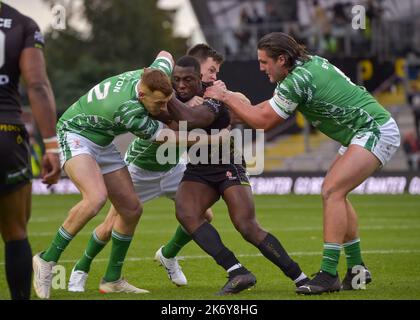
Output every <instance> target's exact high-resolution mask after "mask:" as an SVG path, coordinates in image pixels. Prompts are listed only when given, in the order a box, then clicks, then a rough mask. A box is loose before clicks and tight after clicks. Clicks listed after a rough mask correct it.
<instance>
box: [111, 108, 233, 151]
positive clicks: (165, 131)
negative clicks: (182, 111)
mask: <svg viewBox="0 0 420 320" xmlns="http://www.w3.org/2000/svg"><path fill="white" fill-rule="evenodd" d="M135 108H139V106H138V103H137V102H133V101H128V102H126V103H125V104H124V105H122V106H121V107H120V108H119V110H118V111H117V112H116V114H115V115H114V120H115V121H116V122H118V123H120V125H122V126H123V127H124V128H126V129H127V130H128V131H130V132H131V133H133V134H134V135H136V136H137V137H139V138H141V139H143V140H149V141H156V142H158V143H164V142H169V143H173V144H183V145H188V146H190V145H193V144H195V143H199V144H209V143H215V141H217V137H218V136H219V135H220V136H223V137H224V136H226V135H228V134H229V131H228V130H222V131H221V133H220V134H218V135H212V136H210V135H207V134H201V133H195V134H194V139H193V140H190V139H188V138H189V135H188V133H187V132H186V131H182V132H180V131H174V130H172V129H171V128H170V127H168V126H167V125H165V124H164V123H162V122H160V121H158V120H156V119H154V118H152V117H151V116H150V115H149V114H148V113H143V114H141V115H140V114H137V115H133V114H135V113H134V112H132V111H133V110H134V111H135ZM117 119H118V120H117Z"/></svg>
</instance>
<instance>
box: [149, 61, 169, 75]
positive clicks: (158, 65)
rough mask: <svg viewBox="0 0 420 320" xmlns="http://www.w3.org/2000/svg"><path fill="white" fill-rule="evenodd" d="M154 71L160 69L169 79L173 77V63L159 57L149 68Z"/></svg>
mask: <svg viewBox="0 0 420 320" xmlns="http://www.w3.org/2000/svg"><path fill="white" fill-rule="evenodd" d="M149 68H152V69H158V70H160V71H163V72H164V73H165V74H166V75H167V76H168V77H171V75H172V69H173V66H172V62H171V60H169V59H168V58H166V57H158V58H156V59H155V61H153V63H152V64H151V65H150V66H149Z"/></svg>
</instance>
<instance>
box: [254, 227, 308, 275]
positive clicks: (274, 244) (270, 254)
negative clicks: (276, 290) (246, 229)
mask: <svg viewBox="0 0 420 320" xmlns="http://www.w3.org/2000/svg"><path fill="white" fill-rule="evenodd" d="M258 249H260V251H261V253H262V254H263V255H264V257H266V258H267V259H268V260H270V261H271V262H273V263H274V264H275V265H276V266H278V267H279V268H280V269H281V271H283V273H284V274H285V275H286V276H288V277H289V278H290V279H292V280H295V279H297V278H298V277H299V276H300V275H301V274H302V270H301V269H300V267H299V265H298V264H297V263H296V262H294V261H293V260H292V259H291V258H290V257H289V255H288V254H287V252H286V250H284V248H283V247H282V245H281V244H280V242H279V241H278V240H277V239H276V238H275V237H274V236H272V235H271V234H270V233H268V234H267V236H266V237H265V239H264V240H263V241H262V242H261V243H260V244H259V245H258Z"/></svg>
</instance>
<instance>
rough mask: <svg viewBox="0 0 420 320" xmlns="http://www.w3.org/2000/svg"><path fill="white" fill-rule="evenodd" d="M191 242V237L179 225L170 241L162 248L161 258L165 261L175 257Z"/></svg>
mask: <svg viewBox="0 0 420 320" xmlns="http://www.w3.org/2000/svg"><path fill="white" fill-rule="evenodd" d="M191 240H192V238H191V236H190V235H189V234H188V233H187V231H185V229H184V228H183V227H182V226H181V225H179V226H178V228H177V229H176V231H175V234H174V236H173V237H172V239H171V240H169V242H168V243H167V244H166V245H165V246H164V247H163V248H162V254H163V256H164V257H165V258H167V259H170V258H173V257H176V255H177V254H178V253H179V251H181V249H182V248H183V247H184V246H185V245H186V244H187V243H188V242H190V241H191Z"/></svg>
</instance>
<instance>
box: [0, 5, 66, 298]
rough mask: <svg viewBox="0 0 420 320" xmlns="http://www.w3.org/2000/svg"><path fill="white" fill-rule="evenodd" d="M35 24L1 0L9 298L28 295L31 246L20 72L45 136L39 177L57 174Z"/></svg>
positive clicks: (0, 161) (1, 139)
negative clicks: (28, 224)
mask: <svg viewBox="0 0 420 320" xmlns="http://www.w3.org/2000/svg"><path fill="white" fill-rule="evenodd" d="M43 46H44V41H43V38H42V34H41V32H40V30H39V28H38V26H37V24H36V23H35V22H34V21H33V20H32V19H30V18H29V17H27V16H24V15H22V14H21V13H20V12H19V11H17V10H15V9H14V8H12V7H10V6H8V5H7V4H4V3H2V2H0V233H1V235H2V238H3V241H4V243H5V267H6V278H7V282H8V284H9V289H10V294H11V298H12V299H14V300H26V299H29V298H30V289H31V275H32V262H31V261H32V252H31V247H30V244H29V241H28V235H27V227H26V226H27V223H28V220H29V217H30V211H31V188H32V186H31V178H32V173H31V161H30V147H29V140H28V133H27V132H26V130H25V127H24V124H23V121H22V119H21V113H22V105H21V101H20V97H19V91H18V84H19V78H20V76H21V75H22V76H23V80H24V82H25V84H26V88H27V93H28V98H29V102H30V105H31V108H32V113H33V116H34V118H35V120H36V122H37V124H38V127H39V130H40V132H41V135H42V137H43V139H44V144H45V151H46V152H45V154H44V156H43V160H42V173H41V176H42V181H43V182H44V183H46V184H48V185H51V184H54V183H56V182H57V181H58V179H59V177H60V160H59V157H58V143H57V138H56V132H55V124H56V111H55V101H54V96H53V92H52V90H51V85H50V82H49V80H48V77H47V74H46V70H45V62H44V56H43V53H42V48H43Z"/></svg>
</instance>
